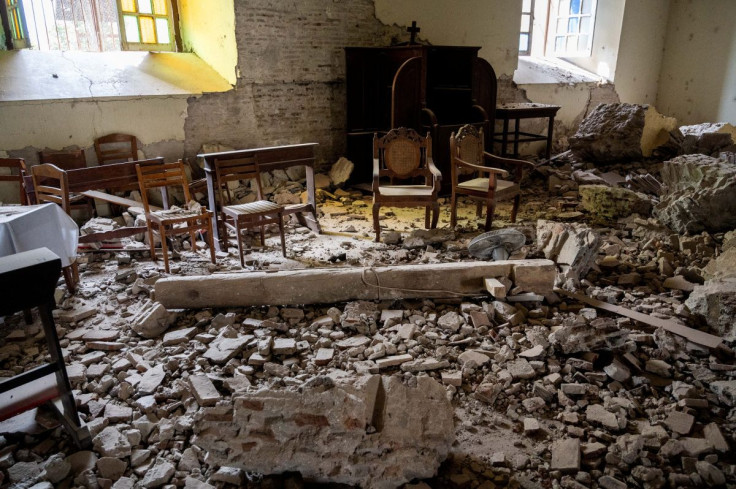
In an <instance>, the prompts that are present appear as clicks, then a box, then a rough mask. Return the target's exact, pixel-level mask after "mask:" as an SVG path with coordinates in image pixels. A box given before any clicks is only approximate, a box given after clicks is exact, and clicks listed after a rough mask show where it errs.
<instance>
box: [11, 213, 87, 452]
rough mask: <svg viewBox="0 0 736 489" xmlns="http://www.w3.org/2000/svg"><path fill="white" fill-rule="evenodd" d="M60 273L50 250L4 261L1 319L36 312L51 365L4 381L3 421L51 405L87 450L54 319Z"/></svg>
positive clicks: (38, 367)
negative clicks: (32, 308)
mask: <svg viewBox="0 0 736 489" xmlns="http://www.w3.org/2000/svg"><path fill="white" fill-rule="evenodd" d="M52 205H53V206H54V207H56V205H54V204H52ZM60 270H61V260H60V259H59V257H58V256H57V255H56V254H54V253H53V252H51V251H50V250H48V249H47V248H39V249H35V250H30V251H23V252H20V253H15V254H12V255H10V256H5V257H0V290H2V291H3V300H2V301H0V316H7V315H9V314H12V313H14V312H16V311H19V310H23V309H30V308H31V307H38V313H39V316H40V318H41V324H42V325H43V331H44V337H45V339H46V344H47V346H48V353H49V357H51V361H50V362H48V363H43V364H42V365H39V366H37V367H34V368H32V369H30V370H27V371H25V372H23V373H19V374H16V375H15V376H14V377H11V378H9V379H7V380H4V381H2V382H0V420H5V419H8V418H11V417H13V416H15V415H17V414H19V413H21V412H23V411H27V410H29V409H32V408H34V407H37V406H40V405H42V404H46V403H49V405H50V407H51V408H52V409H53V410H54V411H55V413H56V415H57V417H58V418H59V420H60V421H61V423H62V424H63V425H64V428H66V430H67V431H68V432H69V434H70V435H71V436H72V438H73V440H74V442H75V443H76V444H77V446H78V447H79V448H84V447H86V446H89V445H90V441H91V438H90V433H89V430H88V429H87V427H86V426H84V425H82V423H81V422H80V420H79V413H78V412H77V406H76V403H75V401H74V396H73V394H72V387H71V385H70V383H69V377H68V375H67V372H66V366H65V364H64V353H63V351H62V349H61V345H60V344H59V337H58V335H57V334H56V325H55V324H54V318H53V315H52V314H51V311H52V310H53V309H54V306H55V300H54V291H55V290H56V282H57V280H58V279H59V272H60ZM55 400H56V401H55Z"/></svg>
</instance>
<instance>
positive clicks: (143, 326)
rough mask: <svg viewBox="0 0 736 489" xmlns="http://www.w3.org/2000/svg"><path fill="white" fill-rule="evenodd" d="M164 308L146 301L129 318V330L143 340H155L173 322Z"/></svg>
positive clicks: (156, 303) (172, 318)
mask: <svg viewBox="0 0 736 489" xmlns="http://www.w3.org/2000/svg"><path fill="white" fill-rule="evenodd" d="M174 319H175V318H174V317H173V316H172V315H171V314H169V312H168V311H167V310H166V308H165V307H164V306H163V305H161V304H159V303H158V302H153V301H147V302H145V303H144V304H143V305H142V306H141V308H140V309H139V310H138V311H137V312H136V313H135V314H134V315H133V317H131V319H130V322H131V328H132V329H133V331H135V332H136V333H138V334H139V335H141V336H142V337H144V338H157V337H158V336H160V335H162V334H163V333H164V331H166V330H167V329H168V328H169V326H171V324H172V323H173V321H174Z"/></svg>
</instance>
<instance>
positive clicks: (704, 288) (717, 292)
mask: <svg viewBox="0 0 736 489" xmlns="http://www.w3.org/2000/svg"><path fill="white" fill-rule="evenodd" d="M685 305H686V306H687V307H689V308H690V311H691V312H692V313H693V314H696V315H698V316H700V317H702V318H703V319H704V320H705V322H706V323H708V327H710V329H711V330H712V332H713V333H715V334H718V335H721V336H723V338H724V339H725V340H727V341H734V340H736V324H734V318H736V277H729V278H725V279H722V280H708V281H707V282H705V284H704V285H696V286H695V289H694V290H693V292H692V293H691V294H690V297H689V298H688V299H687V301H686V302H685Z"/></svg>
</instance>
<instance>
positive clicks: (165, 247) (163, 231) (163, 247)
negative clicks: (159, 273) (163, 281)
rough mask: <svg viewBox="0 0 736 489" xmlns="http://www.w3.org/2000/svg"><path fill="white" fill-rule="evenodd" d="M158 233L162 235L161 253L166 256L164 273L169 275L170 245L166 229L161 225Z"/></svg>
mask: <svg viewBox="0 0 736 489" xmlns="http://www.w3.org/2000/svg"><path fill="white" fill-rule="evenodd" d="M158 232H159V234H160V235H161V251H162V252H163V254H164V271H165V272H166V273H169V244H168V243H167V242H166V227H165V226H164V225H163V224H160V225H159V226H158Z"/></svg>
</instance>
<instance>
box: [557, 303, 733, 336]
mask: <svg viewBox="0 0 736 489" xmlns="http://www.w3.org/2000/svg"><path fill="white" fill-rule="evenodd" d="M555 292H557V293H558V294H562V295H565V296H567V297H572V298H573V299H576V300H579V301H580V302H584V303H585V304H588V305H591V306H593V307H597V308H598V309H603V310H604V311H608V312H613V313H616V314H619V315H621V316H625V317H627V318H630V319H633V320H635V321H639V322H640V323H644V324H648V325H650V326H654V327H655V328H662V329H664V330H665V331H669V332H670V333H674V334H676V335H679V336H682V337H683V338H685V339H687V340H688V341H692V342H693V343H697V344H699V345H703V346H707V347H708V348H717V347H718V345H720V344H721V342H722V341H723V339H722V338H720V337H718V336H714V335H712V334H708V333H705V332H703V331H698V330H697V329H693V328H688V327H687V326H685V325H683V324H679V323H676V322H675V321H672V320H666V319H661V318H656V317H654V316H650V315H648V314H643V313H641V312H637V311H632V310H631V309H627V308H625V307H622V306H617V305H615V304H609V303H608V302H603V301H599V300H598V299H593V298H592V297H588V296H587V295H583V294H575V293H573V292H568V291H566V290H563V289H556V290H555Z"/></svg>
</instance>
